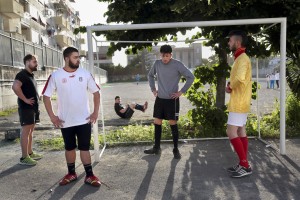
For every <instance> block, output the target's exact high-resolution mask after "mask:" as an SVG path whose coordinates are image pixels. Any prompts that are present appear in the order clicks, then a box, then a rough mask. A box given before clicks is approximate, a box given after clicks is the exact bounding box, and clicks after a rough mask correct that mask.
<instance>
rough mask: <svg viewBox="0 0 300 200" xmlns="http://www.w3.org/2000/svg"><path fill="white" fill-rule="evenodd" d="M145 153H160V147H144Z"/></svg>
mask: <svg viewBox="0 0 300 200" xmlns="http://www.w3.org/2000/svg"><path fill="white" fill-rule="evenodd" d="M144 153H145V154H161V149H160V148H156V147H155V146H154V147H153V148H151V149H146V150H144Z"/></svg>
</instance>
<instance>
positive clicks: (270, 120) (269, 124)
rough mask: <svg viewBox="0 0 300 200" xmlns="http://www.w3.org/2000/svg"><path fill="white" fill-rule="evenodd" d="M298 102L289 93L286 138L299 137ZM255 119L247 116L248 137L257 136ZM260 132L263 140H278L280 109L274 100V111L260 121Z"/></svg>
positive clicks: (299, 113)
mask: <svg viewBox="0 0 300 200" xmlns="http://www.w3.org/2000/svg"><path fill="white" fill-rule="evenodd" d="M299 119H300V101H299V99H298V98H297V97H296V96H295V95H294V94H293V93H290V94H288V96H287V99H286V135H287V137H299V136H300V121H299ZM257 123H258V122H257V118H256V116H255V115H253V114H252V115H249V117H248V123H247V127H246V128H247V132H248V135H254V136H257V131H258V128H257V125H258V124H257ZM260 132H261V136H262V137H263V138H279V136H280V107H279V102H278V100H276V102H275V109H274V110H273V112H272V113H271V114H267V115H264V116H263V117H262V118H261V120H260Z"/></svg>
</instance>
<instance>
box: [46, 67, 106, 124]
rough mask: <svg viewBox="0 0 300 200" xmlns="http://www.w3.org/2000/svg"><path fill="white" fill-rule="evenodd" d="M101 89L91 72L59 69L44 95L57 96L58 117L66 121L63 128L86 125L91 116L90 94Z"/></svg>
mask: <svg viewBox="0 0 300 200" xmlns="http://www.w3.org/2000/svg"><path fill="white" fill-rule="evenodd" d="M99 90H100V88H99V86H98V85H97V84H96V82H95V80H94V78H93V76H92V75H91V73H90V72H88V71H87V70H85V69H83V68H78V69H77V70H76V71H75V72H67V71H65V70H64V69H58V70H57V71H55V72H53V73H52V74H51V75H50V76H49V78H48V81H47V83H46V85H45V87H44V89H43V93H42V94H43V95H45V96H47V97H51V96H52V95H53V94H54V92H55V91H56V94H57V104H58V105H57V107H58V110H57V116H58V117H59V118H60V119H61V120H63V121H64V123H63V128H67V127H71V126H77V125H82V124H86V123H87V122H88V120H87V119H86V118H87V117H89V116H90V108H89V95H88V92H91V93H95V92H97V91H99Z"/></svg>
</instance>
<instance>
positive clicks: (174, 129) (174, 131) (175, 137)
mask: <svg viewBox="0 0 300 200" xmlns="http://www.w3.org/2000/svg"><path fill="white" fill-rule="evenodd" d="M170 127H171V130H172V136H173V142H174V148H175V149H177V148H178V138H179V133H178V126H177V124H175V125H170Z"/></svg>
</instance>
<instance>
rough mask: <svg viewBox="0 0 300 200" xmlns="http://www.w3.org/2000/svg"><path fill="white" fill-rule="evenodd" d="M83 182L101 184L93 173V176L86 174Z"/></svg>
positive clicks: (94, 184)
mask: <svg viewBox="0 0 300 200" xmlns="http://www.w3.org/2000/svg"><path fill="white" fill-rule="evenodd" d="M84 183H86V184H89V185H92V186H95V187H100V186H101V182H100V181H99V179H98V178H97V177H96V176H95V175H93V176H86V177H85V180H84Z"/></svg>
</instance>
